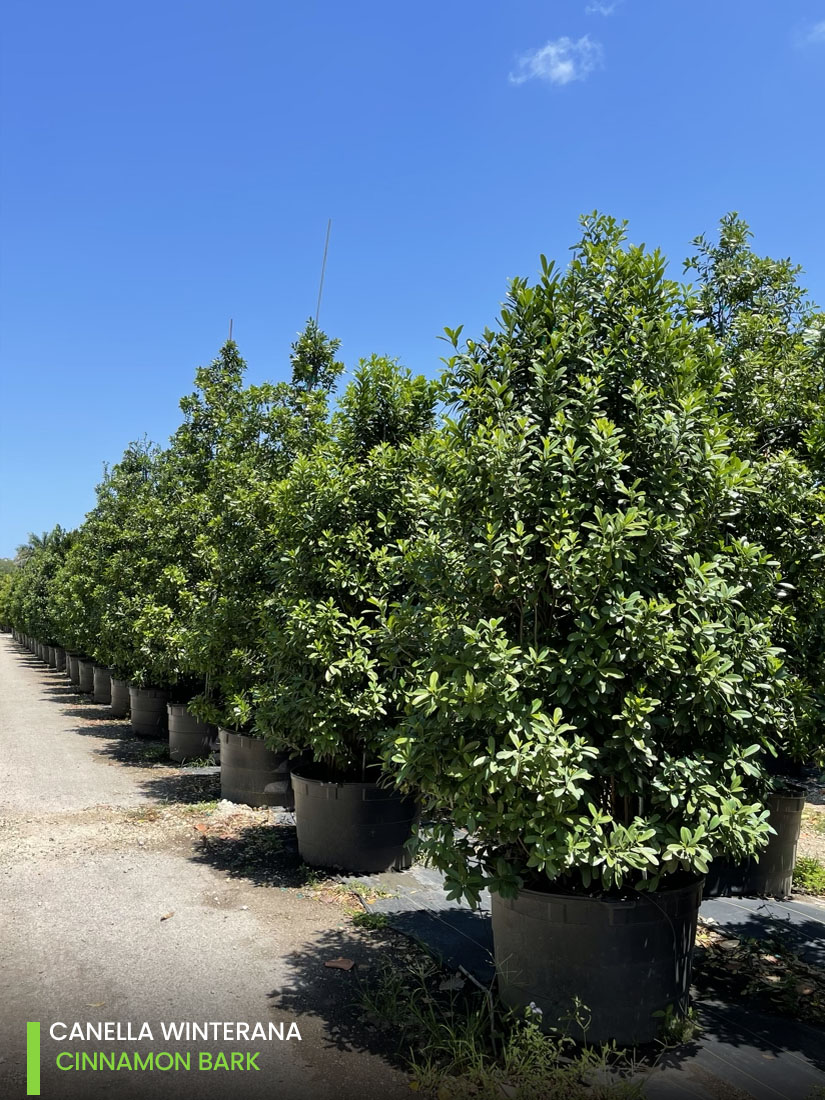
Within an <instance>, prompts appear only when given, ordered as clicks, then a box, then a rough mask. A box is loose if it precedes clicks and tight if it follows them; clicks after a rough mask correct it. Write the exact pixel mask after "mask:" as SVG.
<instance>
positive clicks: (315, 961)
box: [267, 928, 410, 1069]
mask: <svg viewBox="0 0 825 1100" xmlns="http://www.w3.org/2000/svg"><path fill="white" fill-rule="evenodd" d="M389 950H390V948H388V945H387V942H386V938H385V937H384V936H383V935H378V936H376V937H375V938H371V937H370V935H369V934H367V935H360V934H359V933H358V932H357V931H355V930H353V929H347V928H341V929H329V930H328V931H326V932H324V933H323V934H321V935H319V936H318V937H317V938H316V939H313V940H312V941H310V942H309V943H307V944H304V945H303V946H302V947H299V948H297V949H296V950H294V951H291V952H289V953H288V954H287V955H285V956H283V963H284V966H285V969H286V971H287V974H288V978H287V981H286V982H285V984H284V985H283V986H281V987H280V988H278V989H273V990H272V992H271V993H269V994H268V995H267V996H268V998H269V1001H270V1010H271V1011H273V1012H274V1013H275V1015H276V1016H283V1017H284V1018H287V1019H289V1018H300V1017H302V1016H303V1017H306V1016H313V1017H316V1018H317V1019H318V1020H319V1021H320V1022H321V1023H322V1024H323V1034H322V1036H321V1038H320V1041H321V1042H322V1043H323V1044H324V1045H325V1046H326V1047H327V1048H330V1049H334V1050H338V1051H344V1052H351V1051H357V1052H362V1053H368V1054H375V1055H379V1056H381V1057H383V1058H386V1059H387V1060H388V1061H389V1062H390V1063H391V1064H393V1065H394V1066H396V1067H397V1068H400V1069H406V1068H407V1055H408V1054H409V1053H410V1052H409V1048H408V1047H407V1045H406V1044H405V1042H404V1035H403V1032H402V1031H400V1030H399V1028H398V1026H397V1022H396V1021H389V1020H387V1019H384V1020H383V1021H382V1020H380V1019H376V1018H375V1017H374V1016H373V1015H372V1014H371V1013H370V1012H369V1011H368V1010H367V1007H366V1005H365V1003H364V1001H363V999H362V995H363V993H364V992H365V991H369V990H370V989H372V988H375V986H376V985H377V984H378V983H379V982H380V975H381V972H382V970H383V969H384V967H385V966H386V965H387V962H388V958H389ZM334 959H346V960H350V961H352V962H353V963H354V964H355V965H354V966H353V967H352V969H350V970H341V969H336V968H330V967H327V966H325V965H324V964H325V963H326V962H328V961H332V960H334ZM382 1025H383V1026H382Z"/></svg>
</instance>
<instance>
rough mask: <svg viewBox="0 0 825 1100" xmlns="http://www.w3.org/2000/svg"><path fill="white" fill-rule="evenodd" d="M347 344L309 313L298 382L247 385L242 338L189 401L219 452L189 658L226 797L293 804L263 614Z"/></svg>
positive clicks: (203, 436) (201, 433)
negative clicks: (275, 532)
mask: <svg viewBox="0 0 825 1100" xmlns="http://www.w3.org/2000/svg"><path fill="white" fill-rule="evenodd" d="M338 346H339V343H338V341H337V340H331V339H329V337H327V336H326V334H325V333H324V332H322V331H321V330H320V329H319V328H318V326H317V325H316V324H315V322H313V321H309V322H308V323H307V325H306V327H305V329H304V331H303V332H302V333H301V334H300V335H299V338H298V340H297V341H296V342H295V343H294V344H293V346H292V350H291V367H292V377H291V380H290V381H289V382H281V383H276V384H271V383H263V384H261V385H249V386H243V385H242V379H243V372H244V370H245V363H244V362H243V360H242V359H240V358H239V357H238V355H237V351H236V349H234V345H233V346H232V348H231V349H230V350H231V354H229V355H227V354H226V349H225V351H224V353H223V354H222V359H221V361H219V362H216V363H215V364H213V370H212V372H211V373H210V372H202V373H199V375H198V380H197V381H198V391H197V393H196V394H194V395H193V396H192V397H191V398H190V399H189V403H188V407H187V410H186V412H187V420H188V424H189V427H188V431H189V433H190V439H189V441H188V442H187V447H188V448H189V450H190V451H192V452H193V453H196V451H197V446H198V444H199V443H200V444H201V445H202V444H203V443H204V442H208V449H209V455H210V461H209V463H208V464H206V465H205V466H204V470H205V472H206V475H207V476H205V477H204V478H203V479H202V480H201V491H202V493H203V500H204V507H205V510H206V512H207V514H208V515H209V524H208V529H207V533H206V536H205V538H204V540H203V542H202V553H203V556H204V558H205V559H206V560H207V562H208V569H207V572H206V576H205V578H204V580H203V583H202V584H201V586H200V588H199V590H198V592H197V596H196V599H195V600H194V601H193V603H192V613H191V618H190V620H189V628H188V633H187V638H186V643H185V650H186V654H187V657H186V659H187V661H188V663H189V664H190V665H191V666H193V667H198V668H201V669H203V670H204V672H205V674H206V676H207V679H208V683H209V688H210V691H209V694H208V696H205V697H202V698H200V699H198V700H195V701H194V703H193V706H192V709H193V710H194V711H195V712H196V713H197V714H198V715H200V716H201V717H204V718H207V719H209V720H211V721H214V722H216V723H217V724H218V726H219V738H220V756H221V795H222V797H223V798H226V799H229V800H231V801H236V802H245V803H248V804H250V805H269V806H280V807H284V808H291V807H292V805H293V795H292V787H291V784H290V778H289V755H288V752H287V751H286V750H284V749H283V748H281V749H273V748H271V747H270V746H268V745H267V744H266V742H265V741H264V740H263V736H262V732H261V730H260V729H259V727H258V725H257V722H256V712H255V705H256V698H257V690H258V685H259V684H261V683H262V682H264V681H265V680H266V679H267V677H268V676H269V675H270V670H269V667H268V661H267V658H266V653H265V645H264V641H263V637H262V633H261V629H260V614H259V613H260V608H261V607H262V606H263V605H264V604H265V603H266V602H267V601H268V600H269V599H270V598H271V595H272V570H271V559H272V554H271V548H272V539H271V534H270V528H271V527H272V525H273V519H274V517H275V513H274V508H275V507H276V506H275V504H274V503H273V492H274V490H275V487H277V486H278V484H279V483H280V481H281V480H282V479H283V478H284V477H285V475H286V473H287V472H288V470H289V469H290V467H291V465H292V463H293V462H294V461H295V459H296V457H297V456H298V455H300V454H302V453H305V452H306V451H307V450H309V449H310V448H312V447H313V446H314V445H315V444H316V443H317V442H318V440H319V439H321V438H323V437H324V436H325V435H326V433H327V430H328V429H327V420H328V416H327V397H328V394H329V391H330V390H331V388H332V387H333V385H334V384H335V379H336V378H337V377H338V375H339V374H340V372H341V370H342V369H343V364H341V363H340V362H338V361H337V360H336V358H335V356H336V353H337V351H338ZM228 347H229V346H228ZM267 555H269V556H267ZM275 558H276V559H277V554H276V555H275Z"/></svg>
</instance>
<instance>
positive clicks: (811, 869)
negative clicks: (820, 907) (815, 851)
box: [793, 856, 825, 894]
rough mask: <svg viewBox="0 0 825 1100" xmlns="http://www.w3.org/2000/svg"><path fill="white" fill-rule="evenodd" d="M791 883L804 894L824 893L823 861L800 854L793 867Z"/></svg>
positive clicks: (824, 874) (824, 869)
mask: <svg viewBox="0 0 825 1100" xmlns="http://www.w3.org/2000/svg"><path fill="white" fill-rule="evenodd" d="M793 884H794V886H795V887H796V888H797V889H799V890H804V891H805V893H806V894H825V863H823V862H822V861H821V860H819V859H814V858H813V857H811V856H802V857H801V858H800V859H798V860H797V861H796V866H795V867H794V869H793Z"/></svg>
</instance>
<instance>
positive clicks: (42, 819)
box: [0, 635, 409, 1100]
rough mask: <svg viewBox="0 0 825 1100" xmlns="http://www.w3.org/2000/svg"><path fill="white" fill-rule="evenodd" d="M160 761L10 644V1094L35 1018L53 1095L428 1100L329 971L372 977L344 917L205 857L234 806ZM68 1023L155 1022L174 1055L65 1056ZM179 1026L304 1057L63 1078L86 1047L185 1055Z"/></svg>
mask: <svg viewBox="0 0 825 1100" xmlns="http://www.w3.org/2000/svg"><path fill="white" fill-rule="evenodd" d="M142 748H143V746H142V745H141V743H139V742H137V741H134V740H130V739H129V729H128V725H127V723H125V722H115V721H113V720H111V719H106V717H105V708H103V707H95V706H94V705H92V704H90V703H88V702H86V701H84V700H83V699H82V698H81V697H79V696H77V695H75V694H73V692H72V691H71V689H70V688H69V687H68V685H67V681H66V679H65V677H64V676H63V675H62V674H58V673H56V672H54V671H51V670H48V669H45V668H44V666H43V665H42V664H41V663H40V662H39V661H36V660H35V659H34V658H32V657H30V655H29V654H28V652H27V651H25V650H22V649H20V648H19V647H18V646H17V645H15V643H14V642H13V640H12V639H11V637H10V636H9V635H0V754H1V755H2V759H3V761H4V765H5V778H4V779H3V780H2V781H0V914H2V930H1V931H0V989H2V996H0V1095H5V1094H6V1090H5V1089H4V1087H3V1086H4V1085H5V1086H8V1095H9V1096H22V1095H24V1092H25V1085H24V1081H25V1077H24V1071H25V1022H26V1021H27V1020H39V1021H41V1022H42V1024H43V1047H42V1058H41V1062H42V1073H43V1078H42V1095H43V1096H44V1097H45V1096H53V1097H60V1098H61V1100H62V1098H64V1097H65V1098H74V1097H81V1096H82V1097H92V1098H96V1097H98V1096H104V1095H107V1096H110V1097H116V1098H117V1100H121V1098H129V1100H131V1098H132V1097H146V1096H149V1095H152V1096H153V1097H155V1096H157V1097H158V1098H164V1097H169V1098H171V1097H174V1098H178V1097H179V1098H189V1097H192V1098H196V1097H197V1098H200V1097H204V1098H206V1097H234V1096H236V1095H237V1096H241V1095H243V1096H244V1097H249V1098H257V1097H263V1096H267V1097H276V1096H277V1097H282V1098H284V1100H286V1098H289V1100H292V1098H295V1100H302V1098H304V1097H306V1098H309V1097H314V1098H321V1097H327V1096H335V1097H338V1098H339V1100H345V1098H347V1097H350V1096H352V1097H358V1098H359V1100H370V1098H376V1100H377V1098H379V1097H380V1098H382V1100H384V1098H386V1100H393V1098H395V1097H399V1098H400V1097H408V1096H409V1086H408V1081H407V1078H406V1077H404V1076H403V1075H402V1074H401V1073H400V1072H398V1071H396V1070H395V1069H393V1068H391V1066H390V1064H389V1063H388V1062H387V1061H386V1060H385V1059H384V1058H382V1057H380V1056H379V1055H378V1054H376V1053H372V1052H371V1048H370V1046H369V1044H368V1043H364V1042H361V1041H359V1036H358V1029H357V1028H356V1027H354V1026H353V1027H351V1026H350V1024H351V1023H352V1020H353V1018H354V1015H355V1009H354V1008H353V1007H352V1005H353V1001H354V998H355V989H356V985H355V983H356V982H357V973H358V967H356V970H355V971H351V972H344V971H341V970H330V969H326V968H324V966H323V963H324V961H325V960H326V959H329V958H330V957H331V956H334V955H336V954H342V953H346V954H349V955H350V956H351V957H353V958H355V959H356V961H357V962H358V966H359V967H362V968H363V966H367V965H369V957H368V945H366V944H365V943H364V942H361V940H359V933H357V932H356V931H355V930H353V929H352V928H351V926H350V925H349V923H348V921H347V920H346V917H345V916H344V913H343V910H342V908H341V905H340V903H339V902H334V903H331V902H330V900H329V899H325V898H323V897H320V896H318V894H317V893H315V894H314V893H313V892H312V891H306V890H304V891H301V890H298V889H296V888H294V887H289V886H284V885H281V886H280V887H279V886H278V884H277V882H273V881H271V880H269V881H266V882H264V883H262V882H261V879H260V878H258V879H257V880H256V878H255V877H254V876H250V875H244V874H243V873H240V874H232V875H230V874H229V873H227V871H226V870H225V869H223V868H221V867H220V866H216V865H215V864H214V863H210V862H209V860H208V859H206V858H204V854H203V853H204V847H203V845H201V844H200V841H201V839H202V837H203V835H204V833H206V832H210V831H211V832H215V831H216V830H220V828H221V824H220V816H221V811H220V809H219V810H218V811H217V813H216V812H215V811H214V806H213V805H210V806H209V807H205V806H204V807H200V806H199V805H198V804H197V803H196V804H195V805H192V804H190V803H189V802H188V801H187V800H185V799H184V800H183V801H181V798H180V795H179V788H178V787H176V786H175V784H176V783H177V782H178V780H177V779H176V777H177V776H179V775H180V773H179V772H178V770H177V769H175V768H174V767H172V766H169V765H168V764H167V765H164V766H163V767H160V768H159V766H158V765H155V766H152V764H151V761H149V762H147V761H146V760H145V759H143V758H142V755H141V750H142ZM144 755H145V754H144ZM176 792H177V794H176ZM224 810H226V807H224ZM248 816H249V821H250V828H254V827H259V826H257V823H259V822H260V821H261V815H260V813H258V814H257V815H256V814H255V813H254V812H250V813H249V814H248ZM233 820H234V821H235V824H236V825H237V820H236V819H233ZM238 820H240V821H241V824H242V825H243V822H244V819H243V816H242V815H241V817H240V818H239V819H238ZM224 843H225V844H227V843H229V841H224ZM262 886H268V887H269V888H262ZM58 1020H59V1021H64V1022H66V1023H70V1024H71V1023H73V1022H74V1021H80V1022H81V1023H83V1024H85V1023H86V1022H87V1021H91V1022H97V1021H120V1022H121V1024H122V1025H124V1026H125V1024H126V1023H127V1022H129V1021H131V1022H132V1023H133V1026H136V1027H139V1026H140V1024H141V1023H142V1022H144V1021H147V1022H148V1023H149V1024H150V1027H151V1029H152V1031H153V1033H154V1039H155V1041H154V1042H150V1041H148V1040H144V1041H142V1042H129V1041H125V1042H114V1043H106V1042H90V1043H85V1044H74V1045H73V1046H72V1045H70V1044H66V1043H63V1044H59V1043H57V1042H56V1041H54V1040H52V1039H50V1038H49V1036H48V1027H49V1025H50V1024H51V1023H52V1022H54V1021H58ZM161 1021H248V1022H249V1023H250V1024H254V1023H256V1022H258V1021H260V1022H262V1023H263V1024H264V1025H267V1024H268V1022H269V1021H276V1022H279V1021H283V1022H284V1024H285V1025H286V1027H287V1028H288V1025H289V1024H290V1023H291V1022H292V1021H295V1022H297V1024H298V1027H299V1029H300V1032H301V1036H302V1041H301V1042H299V1041H297V1040H295V1039H293V1040H291V1041H288V1042H287V1041H285V1042H279V1041H277V1040H276V1041H273V1042H257V1043H255V1042H253V1043H249V1044H244V1043H237V1042H236V1043H231V1042H230V1043H223V1042H218V1043H212V1042H196V1043H195V1044H194V1045H193V1046H190V1047H187V1046H186V1045H185V1044H178V1045H177V1046H176V1047H175V1049H177V1050H181V1051H186V1050H201V1049H203V1050H212V1051H217V1050H224V1051H229V1050H238V1051H242V1052H245V1051H254V1050H258V1051H260V1052H261V1053H260V1055H259V1057H258V1064H259V1066H260V1068H261V1072H258V1073H255V1072H243V1073H241V1072H238V1071H236V1072H234V1073H231V1074H229V1073H226V1072H224V1071H218V1072H211V1073H207V1072H191V1073H183V1072H179V1073H174V1072H168V1073H162V1072H155V1073H153V1074H151V1075H148V1074H147V1073H113V1072H110V1071H108V1070H107V1071H103V1072H97V1073H88V1072H86V1073H76V1072H66V1073H61V1072H59V1071H58V1070H57V1069H56V1068H55V1064H54V1063H55V1057H56V1055H57V1054H58V1053H59V1051H60V1050H61V1049H69V1048H70V1047H71V1048H72V1049H74V1050H76V1051H77V1050H80V1049H85V1050H87V1051H92V1050H98V1049H100V1050H112V1049H114V1050H117V1051H118V1052H120V1051H123V1050H126V1051H127V1052H129V1053H130V1054H133V1053H134V1052H135V1051H139V1052H140V1053H141V1054H143V1055H145V1054H146V1053H147V1052H148V1051H149V1050H154V1051H158V1050H164V1049H168V1048H169V1044H167V1043H164V1042H163V1040H162V1038H161V1032H160V1026H159V1025H160V1022H161Z"/></svg>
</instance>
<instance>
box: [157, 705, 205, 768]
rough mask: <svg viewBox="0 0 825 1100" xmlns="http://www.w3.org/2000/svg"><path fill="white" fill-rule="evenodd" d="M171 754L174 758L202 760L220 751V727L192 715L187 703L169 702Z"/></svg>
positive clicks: (181, 760) (182, 760) (179, 759)
mask: <svg viewBox="0 0 825 1100" xmlns="http://www.w3.org/2000/svg"><path fill="white" fill-rule="evenodd" d="M167 710H168V712H169V717H168V722H169V755H170V756H171V757H172V759H173V760H178V761H180V762H181V763H183V762H184V761H185V760H200V759H202V758H203V757H205V756H211V755H212V754H214V753H217V752H218V727H217V726H213V725H212V724H211V723H209V722H201V721H200V720H199V719H198V718H195V717H194V715H191V714H190V713H189V711H188V709H187V707H186V704H185V703H169V704H168V706H167Z"/></svg>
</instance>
